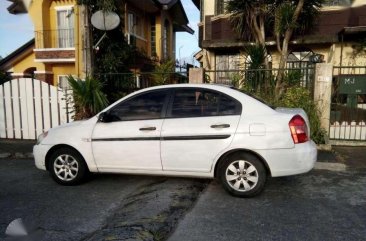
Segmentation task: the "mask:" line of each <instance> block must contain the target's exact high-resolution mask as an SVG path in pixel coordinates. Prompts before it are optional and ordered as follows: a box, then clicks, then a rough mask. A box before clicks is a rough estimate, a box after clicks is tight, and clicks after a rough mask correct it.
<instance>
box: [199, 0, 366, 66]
mask: <svg viewBox="0 0 366 241" xmlns="http://www.w3.org/2000/svg"><path fill="white" fill-rule="evenodd" d="M225 1H226V0H195V1H194V3H195V4H196V6H197V7H198V8H199V9H200V12H201V22H200V23H199V44H200V47H201V48H202V51H200V52H199V53H197V54H196V59H197V60H198V61H199V62H200V63H201V65H202V67H203V68H205V69H206V70H225V69H226V70H227V69H238V68H240V66H243V63H245V57H244V56H245V54H244V53H243V49H244V46H245V45H247V44H248V42H245V41H243V40H241V39H240V38H239V37H238V36H237V34H236V33H235V32H234V31H233V30H232V26H231V24H230V21H229V16H230V15H229V14H226V13H225V10H224V7H223V6H224V5H225ZM365 39H366V1H365V0H354V1H352V0H337V1H333V0H332V1H328V2H327V3H326V4H325V5H324V6H323V7H322V9H321V14H320V16H319V19H318V21H317V23H316V26H315V27H314V29H313V30H312V31H311V32H310V33H309V34H306V35H304V36H295V37H294V38H293V39H292V41H291V43H290V55H289V63H288V65H289V67H292V66H295V67H299V66H301V67H302V66H307V64H308V63H310V62H311V60H312V58H313V57H312V56H320V57H321V58H322V60H323V62H326V63H332V64H333V65H334V66H361V65H362V66H366V49H365V46H363V48H362V47H360V42H362V41H365ZM267 46H268V49H269V54H270V61H271V62H272V67H273V68H276V66H278V62H279V54H278V52H277V50H276V46H275V41H274V39H271V38H268V42H267Z"/></svg>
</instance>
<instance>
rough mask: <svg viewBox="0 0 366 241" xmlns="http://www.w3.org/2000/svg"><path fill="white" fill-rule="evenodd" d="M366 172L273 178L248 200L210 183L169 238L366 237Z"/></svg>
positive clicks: (315, 172) (332, 240)
mask: <svg viewBox="0 0 366 241" xmlns="http://www.w3.org/2000/svg"><path fill="white" fill-rule="evenodd" d="M365 207H366V172H365V171H347V172H332V171H324V170H321V171H320V170H313V171H311V172H310V173H308V174H305V175H299V176H291V177H284V178H273V179H271V180H270V181H269V182H268V183H267V189H266V190H265V191H264V192H263V193H262V194H261V195H260V196H258V197H255V198H251V199H239V198H233V197H231V196H229V195H227V194H226V193H225V192H224V191H223V189H222V188H221V187H220V185H219V184H217V183H216V182H212V183H211V185H209V187H208V188H207V189H206V190H205V192H204V193H203V194H202V195H201V197H200V199H199V200H198V202H197V204H196V205H195V207H194V208H193V209H192V210H191V211H190V212H189V213H188V214H187V215H186V216H185V218H184V219H183V220H182V221H181V222H180V223H179V224H178V228H177V229H176V231H175V232H174V233H173V234H172V236H171V237H170V239H169V240H170V241H173V240H174V241H175V240H177V241H179V240H191V241H205V240H207V241H212V240H230V241H235V240H238V241H239V240H291V241H295V240H311V241H317V240H319V241H327V240H329V241H337V240H350V241H351V240H360V241H361V240H365V239H366V208H365Z"/></svg>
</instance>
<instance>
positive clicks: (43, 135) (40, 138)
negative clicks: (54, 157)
mask: <svg viewBox="0 0 366 241" xmlns="http://www.w3.org/2000/svg"><path fill="white" fill-rule="evenodd" d="M47 135H48V131H46V132H43V133H42V134H40V135H39V136H38V138H37V144H36V145H38V144H40V143H41V142H42V141H43V139H44V138H46V136H47Z"/></svg>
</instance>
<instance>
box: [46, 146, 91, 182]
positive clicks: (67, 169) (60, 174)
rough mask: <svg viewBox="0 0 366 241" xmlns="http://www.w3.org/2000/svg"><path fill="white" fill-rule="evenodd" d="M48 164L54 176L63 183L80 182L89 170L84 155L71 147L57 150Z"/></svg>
mask: <svg viewBox="0 0 366 241" xmlns="http://www.w3.org/2000/svg"><path fill="white" fill-rule="evenodd" d="M48 164H49V167H48V170H49V171H50V173H51V176H52V178H53V179H54V180H55V181H56V182H57V183H59V184H62V185H76V184H79V183H80V182H81V181H82V180H83V179H84V178H85V176H86V174H87V172H88V169H87V166H86V164H85V161H84V159H83V157H82V156H81V155H80V154H79V153H78V152H77V151H75V150H73V149H71V148H60V149H58V150H56V151H55V152H54V153H52V155H51V157H50V161H49V163H48Z"/></svg>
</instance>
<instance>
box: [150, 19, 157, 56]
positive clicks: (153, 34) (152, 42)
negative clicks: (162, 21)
mask: <svg viewBox="0 0 366 241" xmlns="http://www.w3.org/2000/svg"><path fill="white" fill-rule="evenodd" d="M150 25H151V27H150V34H151V37H150V46H151V56H156V26H155V25H156V21H155V16H151V19H150Z"/></svg>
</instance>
